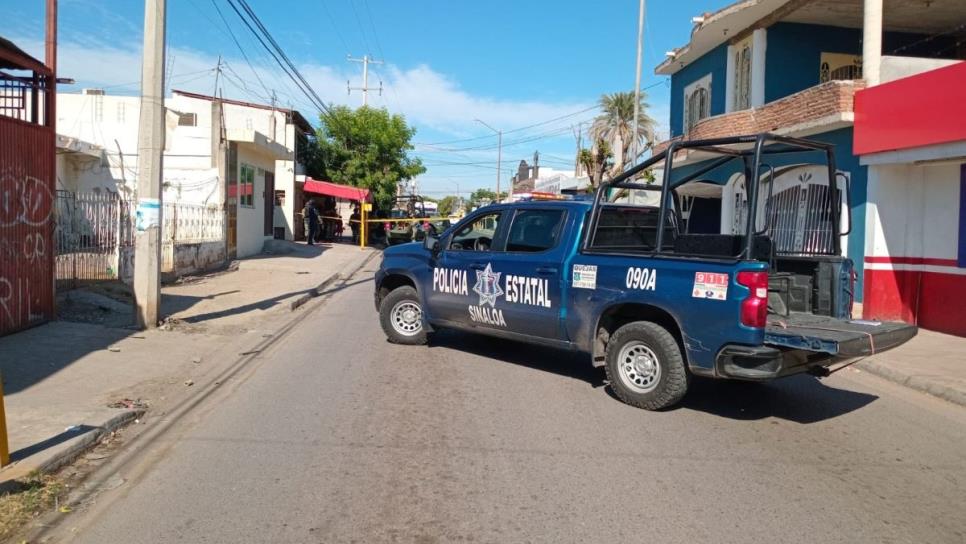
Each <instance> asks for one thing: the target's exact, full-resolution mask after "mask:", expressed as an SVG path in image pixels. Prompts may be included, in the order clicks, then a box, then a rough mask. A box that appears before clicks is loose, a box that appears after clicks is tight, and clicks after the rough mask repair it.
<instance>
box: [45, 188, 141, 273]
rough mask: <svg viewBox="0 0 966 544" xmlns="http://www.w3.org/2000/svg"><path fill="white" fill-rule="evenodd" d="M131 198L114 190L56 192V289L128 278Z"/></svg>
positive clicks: (131, 225) (130, 260) (131, 250)
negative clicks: (124, 197) (102, 191)
mask: <svg viewBox="0 0 966 544" xmlns="http://www.w3.org/2000/svg"><path fill="white" fill-rule="evenodd" d="M134 205H135V204H134V201H132V200H125V199H122V198H120V197H119V196H118V195H117V194H115V193H106V194H105V193H102V194H98V193H73V192H70V191H57V207H56V218H57V228H56V230H55V232H54V243H55V250H56V255H57V257H56V279H57V289H58V290H65V289H75V288H77V287H80V286H81V285H86V284H91V283H96V282H101V281H112V280H117V279H119V278H122V277H129V276H130V274H131V273H133V270H130V266H131V265H132V264H133V259H132V255H133V251H134Z"/></svg>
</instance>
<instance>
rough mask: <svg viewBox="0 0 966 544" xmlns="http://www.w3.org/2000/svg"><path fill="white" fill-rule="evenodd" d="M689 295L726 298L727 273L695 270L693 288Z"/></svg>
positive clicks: (713, 298)
mask: <svg viewBox="0 0 966 544" xmlns="http://www.w3.org/2000/svg"><path fill="white" fill-rule="evenodd" d="M691 296H692V297H694V298H710V299H712V300H725V299H726V298H728V274H716V273H714V272H695V273H694V288H693V289H692V290H691Z"/></svg>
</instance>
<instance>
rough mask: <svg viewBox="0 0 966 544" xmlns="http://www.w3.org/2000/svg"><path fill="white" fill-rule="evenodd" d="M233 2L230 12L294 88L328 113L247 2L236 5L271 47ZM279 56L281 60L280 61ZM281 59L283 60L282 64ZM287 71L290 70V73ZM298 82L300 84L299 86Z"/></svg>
mask: <svg viewBox="0 0 966 544" xmlns="http://www.w3.org/2000/svg"><path fill="white" fill-rule="evenodd" d="M212 1H214V0H212ZM235 2H236V0H228V4H229V5H230V6H231V8H232V10H234V11H235V14H236V15H238V18H239V19H241V21H242V23H244V24H245V26H246V27H248V30H249V31H251V33H252V35H254V36H255V38H256V39H257V40H258V42H259V43H261V44H262V47H264V48H265V50H266V51H268V53H269V54H270V55H271V56H272V58H274V59H275V62H277V63H278V65H279V66H280V67H281V68H282V71H284V72H285V74H286V75H287V76H288V77H289V78H290V79H291V80H292V82H293V83H295V86H296V87H297V88H298V89H299V90H301V91H302V93H303V94H305V96H306V98H308V99H309V102H311V103H312V104H314V105H315V107H317V108H318V109H319V111H324V112H326V113H329V108H328V106H326V105H325V102H324V101H323V100H322V99H321V98H319V95H318V94H317V93H316V92H315V90H314V89H313V88H312V86H311V85H309V83H308V82H307V81H306V80H305V77H304V76H302V74H301V72H299V71H298V69H297V68H296V67H295V65H294V64H293V63H292V61H291V59H289V58H288V55H286V54H285V51H283V50H282V48H281V46H279V45H278V42H277V41H275V38H273V37H272V35H271V33H270V32H269V31H268V29H267V28H265V25H264V24H262V22H261V20H260V19H259V18H258V16H257V15H255V12H254V11H253V10H252V8H251V7H250V6H249V5H248V2H246V0H237V2H238V4H239V5H241V6H242V9H243V10H244V11H245V13H247V14H248V16H249V17H250V18H251V20H252V22H253V23H254V24H255V26H257V27H258V28H259V30H261V32H262V35H264V36H265V38H266V39H267V40H268V41H269V42H270V43H271V44H272V46H271V47H270V46H269V45H268V44H266V43H265V40H263V39H262V35H259V33H258V31H256V30H255V29H254V28H253V27H252V23H250V22H249V20H248V19H246V18H245V16H244V15H243V14H242V12H241V11H239V9H238V7H237V6H236V4H235ZM279 56H281V57H282V58H281V59H280V58H279ZM282 59H284V63H283V61H282ZM289 70H291V72H290V71H289ZM299 82H301V84H300V83H299ZM269 94H271V93H269Z"/></svg>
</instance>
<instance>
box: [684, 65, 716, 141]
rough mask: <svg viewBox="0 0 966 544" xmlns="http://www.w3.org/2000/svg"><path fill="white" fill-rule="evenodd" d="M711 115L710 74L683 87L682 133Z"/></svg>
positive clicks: (689, 130)
mask: <svg viewBox="0 0 966 544" xmlns="http://www.w3.org/2000/svg"><path fill="white" fill-rule="evenodd" d="M708 117H711V74H708V75H706V76H704V77H703V78H701V79H699V80H698V81H695V82H694V83H692V84H690V85H688V86H687V87H685V88H684V133H685V134H687V133H688V132H691V129H692V128H694V125H696V124H697V123H698V121H700V120H702V119H706V118H708Z"/></svg>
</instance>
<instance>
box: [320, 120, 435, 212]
mask: <svg viewBox="0 0 966 544" xmlns="http://www.w3.org/2000/svg"><path fill="white" fill-rule="evenodd" d="M319 120H320V121H321V126H320V127H319V130H318V131H317V137H316V142H315V145H314V146H313V147H312V148H311V150H310V152H309V153H308V157H307V161H306V163H307V164H306V166H307V169H308V172H309V174H310V175H311V176H312V177H315V178H318V179H325V180H329V181H333V182H335V183H342V184H345V185H352V186H355V187H363V188H366V189H369V190H370V191H372V193H373V197H374V200H375V202H376V205H377V206H378V207H379V208H381V209H384V210H387V209H389V208H390V207H391V206H392V201H393V198H394V197H395V195H396V184H397V183H398V182H400V181H403V180H408V179H412V178H413V177H415V176H418V175H419V174H422V173H423V172H425V171H426V168H425V167H424V166H423V163H422V161H420V160H419V159H418V158H412V157H410V156H409V155H408V152H409V151H411V150H412V149H413V145H412V137H413V135H414V134H415V133H416V129H414V128H412V127H410V126H409V125H408V124H406V119H405V118H404V117H403V116H402V115H392V114H390V113H389V112H388V111H386V110H385V109H377V108H369V107H361V108H359V109H357V110H352V109H350V108H348V107H346V106H333V107H330V108H329V112H328V113H324V114H322V115H321V116H320V117H319Z"/></svg>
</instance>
